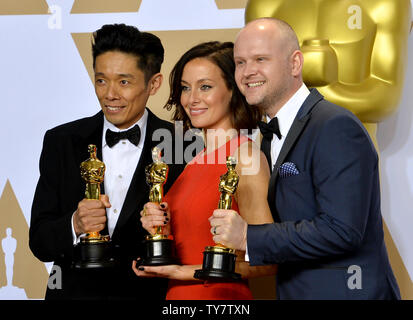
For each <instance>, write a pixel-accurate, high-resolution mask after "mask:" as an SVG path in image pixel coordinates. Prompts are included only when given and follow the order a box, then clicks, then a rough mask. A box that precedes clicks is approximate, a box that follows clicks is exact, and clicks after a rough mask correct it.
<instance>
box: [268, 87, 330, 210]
mask: <svg viewBox="0 0 413 320" xmlns="http://www.w3.org/2000/svg"><path fill="white" fill-rule="evenodd" d="M321 99H323V96H322V95H321V94H320V93H319V92H318V91H317V90H316V89H311V92H310V95H309V96H308V97H307V99H306V100H305V101H304V103H303V105H302V106H301V108H300V110H299V111H298V113H297V116H296V117H295V119H294V121H293V124H292V125H291V128H290V130H289V131H288V134H287V137H286V138H285V141H284V144H283V146H282V148H281V150H280V153H279V155H278V158H277V161H276V163H275V165H274V168H273V170H272V173H271V178H270V183H269V187H268V198H267V199H268V204H269V206H270V209H271V212H272V213H273V215H274V214H275V213H276V212H277V210H276V208H275V191H276V188H275V186H276V182H277V178H278V169H279V167H280V166H281V164H282V163H283V162H284V160H285V158H286V157H287V155H288V154H289V153H290V151H291V149H292V148H293V146H294V145H295V142H296V141H297V139H298V137H299V136H300V135H301V133H302V131H303V129H304V128H305V126H306V124H307V122H308V121H309V120H310V118H311V110H312V109H313V107H314V106H315V105H316V104H317V102H318V101H320V100H321Z"/></svg>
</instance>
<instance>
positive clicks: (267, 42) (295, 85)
mask: <svg viewBox="0 0 413 320" xmlns="http://www.w3.org/2000/svg"><path fill="white" fill-rule="evenodd" d="M234 59H235V66H236V68H235V79H236V81H237V85H238V87H239V89H240V91H241V92H242V93H243V94H244V96H245V98H246V99H247V102H248V103H249V104H251V105H256V106H258V107H260V108H262V109H264V110H265V112H266V113H267V114H275V113H276V112H277V111H278V110H279V108H281V107H282V106H283V105H284V104H285V103H286V102H287V101H288V99H289V98H290V97H291V96H292V95H293V94H294V93H295V92H296V91H297V90H298V89H299V88H300V87H301V85H302V74H301V72H302V65H303V54H302V53H301V51H300V46H299V43H298V39H297V36H296V34H295V32H294V30H293V29H292V28H291V27H290V26H289V25H288V24H287V23H286V22H284V21H281V20H278V19H274V18H260V19H257V20H253V21H251V22H249V23H248V24H247V25H246V26H245V27H244V28H243V29H242V30H241V31H240V32H239V33H238V35H237V38H236V40H235V45H234Z"/></svg>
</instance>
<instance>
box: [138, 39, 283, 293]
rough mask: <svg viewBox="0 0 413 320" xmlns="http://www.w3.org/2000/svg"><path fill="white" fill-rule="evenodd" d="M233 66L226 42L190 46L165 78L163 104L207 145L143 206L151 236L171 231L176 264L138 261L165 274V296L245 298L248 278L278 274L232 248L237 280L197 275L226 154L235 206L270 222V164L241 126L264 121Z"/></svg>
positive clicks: (251, 218)
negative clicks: (234, 176) (156, 199)
mask: <svg viewBox="0 0 413 320" xmlns="http://www.w3.org/2000/svg"><path fill="white" fill-rule="evenodd" d="M234 71H235V64H234V60H233V44H232V43H231V42H225V43H220V42H207V43H202V44H199V45H197V46H195V47H193V48H192V49H190V50H189V51H187V52H186V53H185V54H184V55H183V56H182V57H181V59H180V60H179V61H178V62H177V64H176V65H175V67H174V69H173V70H172V73H171V77H170V86H171V94H170V97H169V101H168V103H167V108H168V109H169V110H170V109H171V108H172V107H174V108H175V111H174V117H173V119H174V120H175V121H183V125H184V130H192V128H198V129H202V132H203V136H204V143H205V148H204V149H203V150H202V151H201V152H200V153H199V154H198V155H197V156H196V157H195V158H194V159H192V161H190V162H189V163H188V164H187V166H186V167H185V170H184V171H183V172H182V174H181V175H180V176H179V178H178V179H177V180H176V181H175V183H174V184H173V186H172V187H171V188H170V190H169V191H168V194H167V195H166V196H165V198H164V202H163V203H161V204H156V203H147V204H146V205H145V207H144V210H142V211H141V216H142V217H141V221H142V225H143V227H144V228H145V229H146V230H147V231H148V232H150V233H151V234H154V233H155V229H156V227H157V226H164V228H163V233H165V234H168V235H169V234H172V235H173V239H174V242H175V247H176V253H177V256H178V258H179V261H180V263H181V265H168V266H156V267H153V266H138V265H137V263H136V262H135V261H134V262H133V266H132V268H133V270H134V271H135V273H136V274H137V275H138V276H140V277H165V278H169V279H170V281H169V287H168V292H167V297H166V298H167V299H168V300H224V299H229V300H247V299H252V294H251V291H250V289H249V287H248V281H247V279H248V278H251V277H257V276H263V275H270V274H275V272H276V266H259V267H251V266H249V264H248V262H246V261H245V260H244V255H245V252H236V254H237V262H236V269H235V272H237V273H240V274H241V276H242V280H241V281H238V282H225V281H222V282H219V281H213V282H210V281H201V280H198V279H195V278H194V272H195V270H197V269H201V268H202V260H203V251H204V249H205V247H206V246H213V245H215V243H214V241H213V240H212V236H213V234H216V233H215V232H216V229H211V227H210V224H209V221H208V218H209V217H210V216H211V215H212V212H213V211H214V210H215V209H217V206H218V202H219V199H220V192H219V182H220V176H221V175H223V174H225V173H226V172H227V167H226V157H227V156H229V155H231V156H233V157H234V158H235V159H236V161H237V165H236V168H235V170H236V172H237V173H238V175H239V183H238V187H237V189H236V192H235V194H234V199H233V201H232V209H233V210H236V211H238V212H239V213H240V215H241V216H242V217H243V218H244V219H245V220H246V221H248V223H249V224H264V223H272V222H273V220H272V216H271V212H270V209H269V207H268V204H267V188H268V181H269V177H270V172H269V168H268V163H267V161H266V158H265V156H264V154H263V153H262V152H261V151H260V150H259V148H258V147H257V145H256V144H255V143H254V142H253V141H252V140H250V139H249V138H247V137H246V135H244V134H243V133H245V132H246V131H244V130H251V129H255V128H256V127H257V122H258V121H259V120H260V118H261V114H260V111H259V110H258V109H257V108H252V107H250V106H249V105H248V104H247V103H246V101H245V99H244V97H243V96H242V95H241V93H240V92H239V90H238V88H237V86H236V83H235V80H234Z"/></svg>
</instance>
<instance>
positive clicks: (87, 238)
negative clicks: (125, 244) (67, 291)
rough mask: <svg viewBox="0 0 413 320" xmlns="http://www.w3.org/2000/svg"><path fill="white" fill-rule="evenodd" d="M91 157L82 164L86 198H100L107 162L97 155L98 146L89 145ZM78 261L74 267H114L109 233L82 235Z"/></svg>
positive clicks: (91, 231)
mask: <svg viewBox="0 0 413 320" xmlns="http://www.w3.org/2000/svg"><path fill="white" fill-rule="evenodd" d="M88 151H89V154H90V157H89V159H87V160H85V161H83V162H82V163H81V164H80V175H81V177H82V178H83V180H85V182H86V189H85V199H89V200H99V199H100V184H101V183H102V182H103V178H104V175H105V164H104V163H103V162H102V161H100V160H99V159H97V157H96V146H95V145H93V144H90V145H89V146H88ZM75 250H76V251H75V252H76V255H75V257H76V261H75V262H74V267H75V268H78V269H89V268H106V267H113V266H114V265H115V261H114V259H113V257H112V254H113V248H112V243H111V241H110V237H109V235H101V234H100V232H99V231H96V230H90V231H88V232H87V233H86V234H85V235H83V236H81V237H80V242H79V244H77V245H76V247H75Z"/></svg>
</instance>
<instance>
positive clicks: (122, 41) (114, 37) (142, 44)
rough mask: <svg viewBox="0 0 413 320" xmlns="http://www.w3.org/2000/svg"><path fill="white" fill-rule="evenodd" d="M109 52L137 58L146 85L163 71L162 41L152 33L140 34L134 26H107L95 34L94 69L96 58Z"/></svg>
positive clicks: (93, 46)
mask: <svg viewBox="0 0 413 320" xmlns="http://www.w3.org/2000/svg"><path fill="white" fill-rule="evenodd" d="M108 51H118V52H122V53H128V54H132V55H134V56H136V57H137V58H138V59H137V60H138V61H137V62H138V65H137V66H138V68H139V69H140V70H142V72H143V74H144V75H145V83H148V81H149V79H150V78H151V77H152V76H153V75H154V74H155V73H158V72H160V71H161V65H162V62H163V59H164V48H163V46H162V43H161V40H160V39H159V38H158V37H157V36H155V35H154V34H152V33H148V32H140V31H139V29H138V28H136V27H134V26H127V25H125V24H106V25H104V26H103V27H102V28H100V29H99V30H97V31H96V32H94V33H93V39H92V55H93V68H95V63H96V57H98V56H99V55H101V54H104V53H106V52H108Z"/></svg>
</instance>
